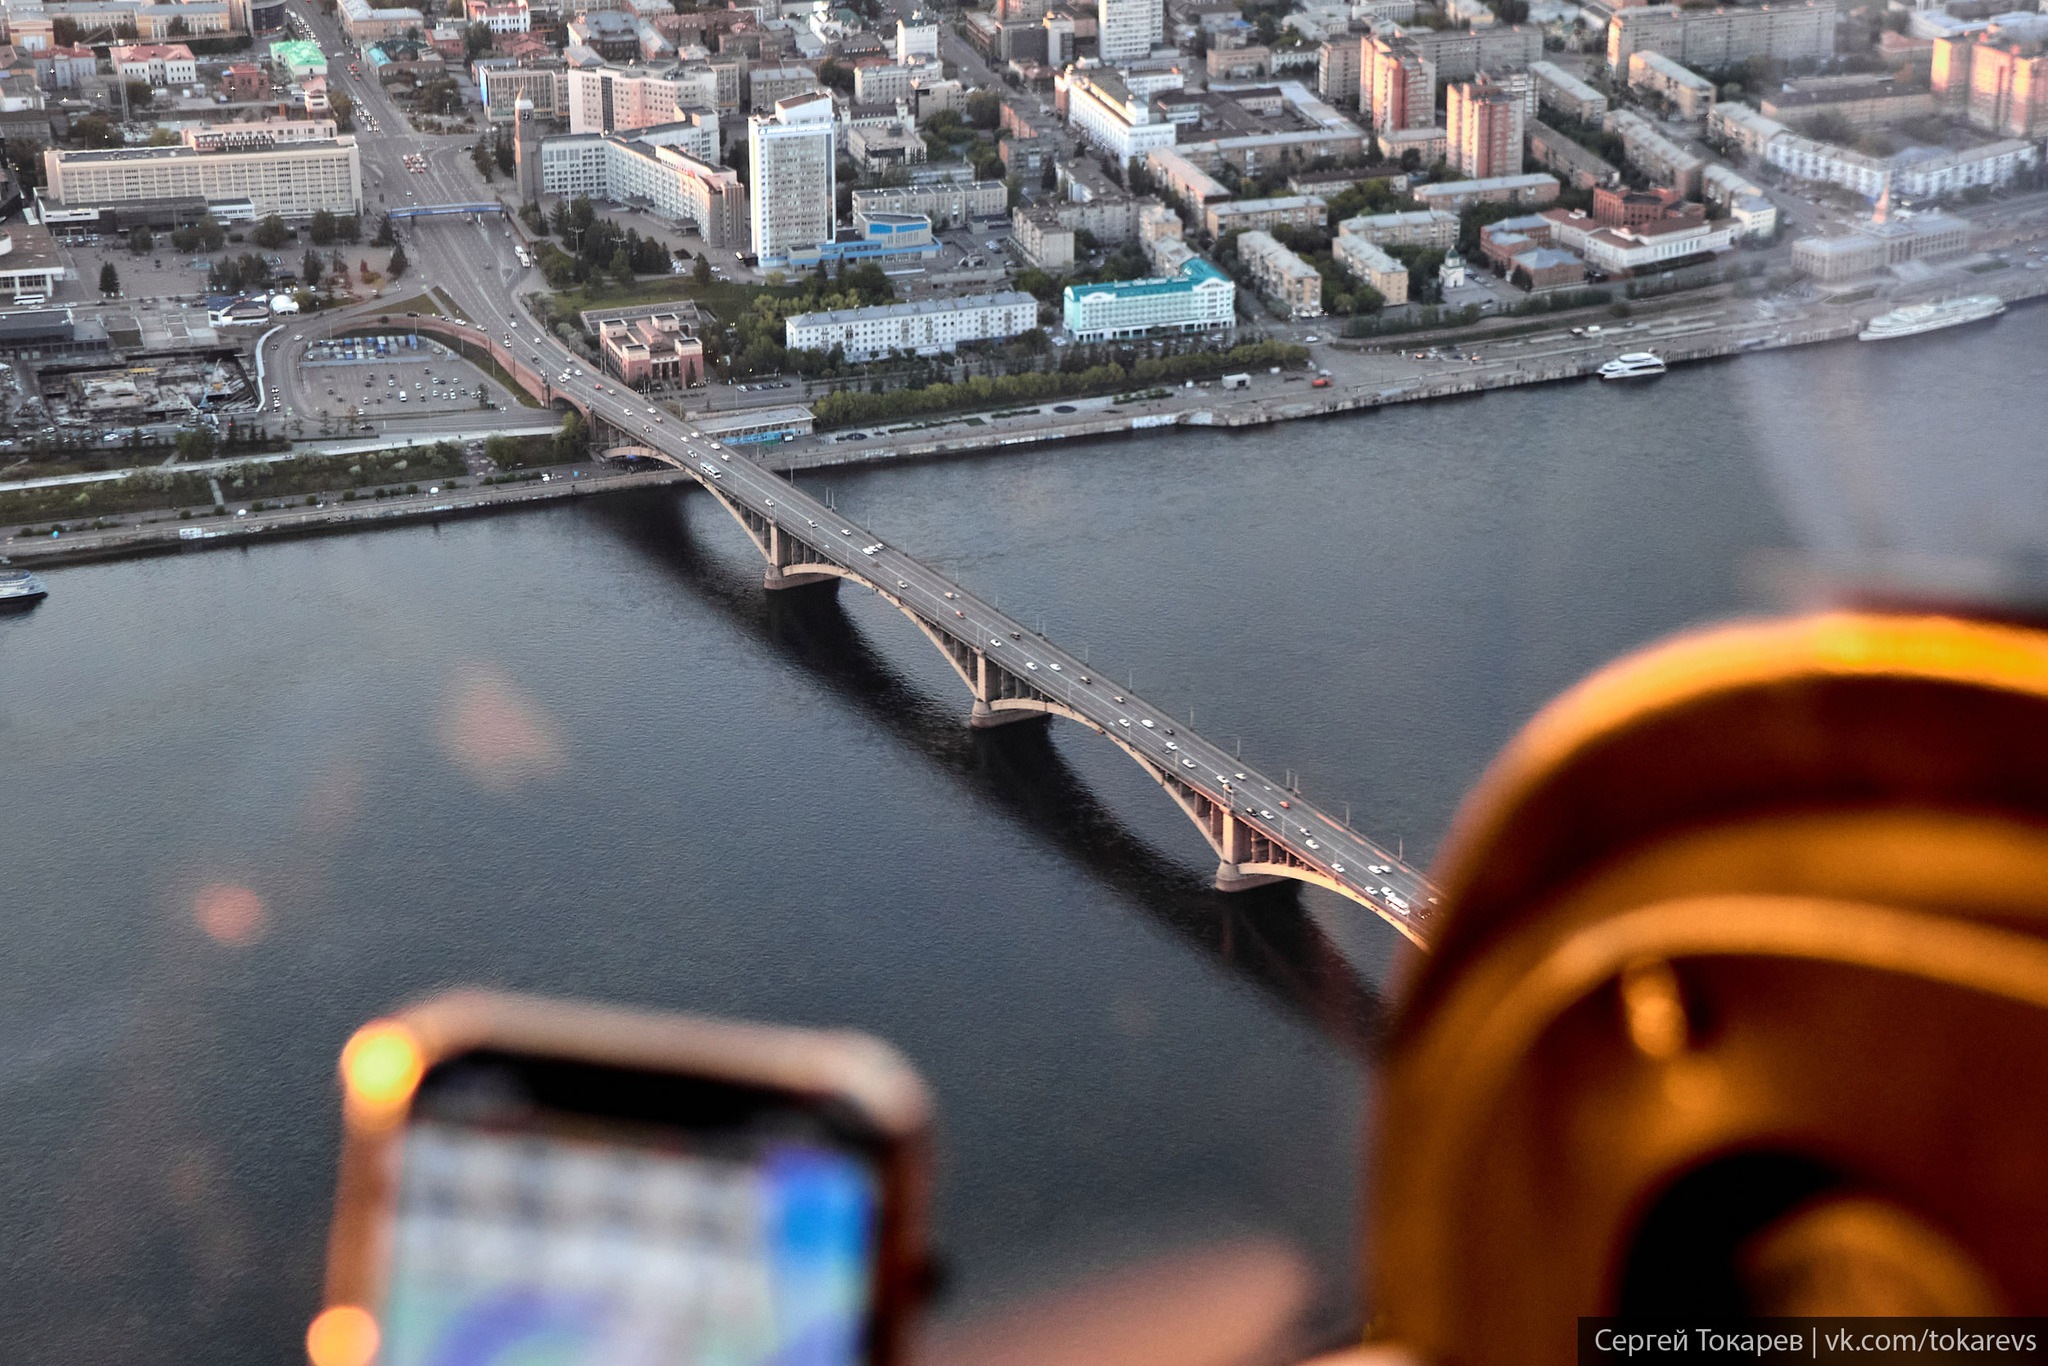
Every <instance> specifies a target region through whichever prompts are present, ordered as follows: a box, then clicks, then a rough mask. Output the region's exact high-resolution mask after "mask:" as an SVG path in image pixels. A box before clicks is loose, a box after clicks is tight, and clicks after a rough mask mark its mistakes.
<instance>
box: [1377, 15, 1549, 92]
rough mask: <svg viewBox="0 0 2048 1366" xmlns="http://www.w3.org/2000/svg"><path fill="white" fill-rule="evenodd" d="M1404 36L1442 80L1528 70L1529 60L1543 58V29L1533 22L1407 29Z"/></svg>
mask: <svg viewBox="0 0 2048 1366" xmlns="http://www.w3.org/2000/svg"><path fill="white" fill-rule="evenodd" d="M1400 36H1401V37H1402V38H1403V39H1404V40H1406V41H1407V42H1409V43H1411V44H1413V45H1414V48H1415V50H1416V51H1417V52H1418V53H1420V54H1421V55H1422V56H1423V57H1424V58H1425V59H1426V60H1427V61H1428V62H1429V64H1430V65H1431V67H1433V68H1434V69H1435V71H1436V77H1437V79H1438V80H1440V81H1461V80H1464V79H1465V78H1466V77H1468V76H1476V75H1478V74H1479V73H1480V72H1482V71H1526V70H1528V69H1529V63H1531V62H1535V61H1541V60H1542V58H1543V30H1542V29H1540V28H1537V27H1536V26H1534V25H1532V24H1492V25H1488V26H1486V27H1483V28H1469V29H1460V28H1451V29H1433V28H1404V29H1401V30H1400Z"/></svg>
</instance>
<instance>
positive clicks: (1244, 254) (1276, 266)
mask: <svg viewBox="0 0 2048 1366" xmlns="http://www.w3.org/2000/svg"><path fill="white" fill-rule="evenodd" d="M1237 259H1238V260H1240V261H1242V262H1243V263H1244V267H1245V270H1246V271H1247V272H1248V273H1249V274H1250V275H1251V277H1252V283H1253V284H1254V285H1256V286H1257V287H1258V290H1259V292H1260V293H1261V294H1263V295H1265V296H1266V297H1267V298H1268V299H1271V300H1272V301H1273V302H1274V303H1276V304H1278V305H1280V306H1281V307H1282V308H1284V309H1286V310H1287V316H1288V317H1290V318H1320V317H1322V316H1323V276H1322V272H1320V271H1318V270H1317V269H1316V268H1315V267H1314V266H1312V265H1310V264H1309V263H1308V262H1306V261H1304V260H1302V259H1301V258H1300V257H1299V256H1296V255H1295V254H1294V253H1293V252H1292V251H1290V250H1288V249H1287V248H1286V247H1283V246H1281V245H1280V243H1279V242H1278V241H1276V240H1275V239H1274V237H1273V235H1272V234H1271V233H1267V232H1260V231H1256V230H1254V231H1252V232H1248V233H1245V234H1243V235H1242V236H1240V237H1239V238H1238V239H1237Z"/></svg>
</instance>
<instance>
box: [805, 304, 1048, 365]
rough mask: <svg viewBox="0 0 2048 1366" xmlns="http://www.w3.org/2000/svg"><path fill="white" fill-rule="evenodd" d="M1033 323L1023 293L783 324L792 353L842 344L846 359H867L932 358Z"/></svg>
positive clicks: (843, 312)
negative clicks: (894, 355) (898, 354)
mask: <svg viewBox="0 0 2048 1366" xmlns="http://www.w3.org/2000/svg"><path fill="white" fill-rule="evenodd" d="M1036 326H1038V300H1036V299H1034V298H1032V297H1031V296H1030V295H1029V294H1023V293H1018V292H1014V291H1013V292H1011V293H1007V294H977V295H974V296H972V297H969V298H964V299H922V300H919V301H917V302H916V303H906V304H883V305H881V306H880V307H877V308H846V309H840V310H838V311H836V312H832V313H801V314H798V315H797V316H796V317H793V318H789V319H787V320H785V321H784V323H783V334H784V337H783V345H784V346H787V347H788V348H789V349H790V350H792V351H830V350H831V349H832V348H833V347H835V346H838V347H843V348H845V354H846V359H848V360H851V361H865V360H873V359H874V358H875V357H877V356H886V355H888V354H889V353H890V352H891V351H911V352H915V353H916V354H918V355H920V356H936V355H939V354H941V353H942V352H947V351H951V350H953V349H954V348H955V347H957V346H959V345H960V343H961V342H965V341H1001V340H1003V339H1004V338H1007V337H1014V336H1016V335H1017V334H1018V333H1020V332H1029V331H1030V330H1031V329H1032V328H1034V327H1036Z"/></svg>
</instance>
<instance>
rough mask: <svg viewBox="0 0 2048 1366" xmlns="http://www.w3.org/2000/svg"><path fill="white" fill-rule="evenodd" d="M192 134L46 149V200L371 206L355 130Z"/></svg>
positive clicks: (286, 211)
mask: <svg viewBox="0 0 2048 1366" xmlns="http://www.w3.org/2000/svg"><path fill="white" fill-rule="evenodd" d="M184 138H185V141H183V142H182V143H178V144H175V145H173V146H169V147H109V148H106V149H103V150H98V151H67V150H63V149H60V148H56V147H50V148H46V149H45V150H44V152H43V175H44V186H45V188H44V189H43V191H42V199H43V201H44V202H45V203H46V204H50V205H53V206H55V207H58V208H66V209H76V208H118V207H120V206H121V205H124V204H130V205H139V204H151V203H160V202H167V201H176V200H185V201H191V200H205V201H207V202H209V203H212V202H220V201H228V200H246V201H248V203H249V205H250V207H251V208H252V209H253V210H254V216H255V217H257V218H263V217H266V216H268V215H270V214H279V215H281V216H283V217H285V218H310V217H311V216H312V215H313V214H315V213H317V212H319V211H320V210H322V209H325V210H326V211H327V212H329V213H337V214H350V213H355V214H359V213H361V212H362V210H363V167H362V160H361V157H360V156H359V155H358V153H357V149H356V140H355V138H354V137H352V136H350V135H347V134H343V135H341V136H338V137H333V138H328V139H307V140H304V141H289V142H277V143H273V142H271V141H270V140H269V139H262V140H261V141H260V143H259V145H249V144H248V143H244V142H233V143H230V142H226V141H224V140H218V139H213V138H209V137H207V136H206V132H205V130H201V129H187V130H186V132H185V134H184ZM195 140H197V143H198V145H195Z"/></svg>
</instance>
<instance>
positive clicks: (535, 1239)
mask: <svg viewBox="0 0 2048 1366" xmlns="http://www.w3.org/2000/svg"><path fill="white" fill-rule="evenodd" d="M397 1161H398V1165H399V1171H398V1187H397V1204H396V1210H395V1218H394V1220H393V1223H392V1225H391V1235H392V1240H393V1241H392V1245H391V1256H390V1262H389V1279H388V1282H387V1286H388V1289H387V1292H386V1303H385V1305H384V1312H383V1314H382V1315H381V1319H382V1325H383V1334H384V1336H383V1345H382V1349H381V1351H380V1352H379V1354H378V1361H379V1363H380V1366H487V1364H488V1363H506V1364H507V1366H510V1364H511V1363H517V1366H555V1363H562V1366H568V1364H569V1363H576V1366H596V1364H597V1363H606V1364H607V1366H609V1364H611V1363H619V1364H620V1366H641V1364H642V1363H646V1364H648V1366H651V1364H652V1363H657V1362H659V1363H679V1364H682V1366H699V1364H701V1366H757V1364H758V1366H768V1364H769V1363H774V1366H853V1363H860V1362H864V1361H866V1360H867V1359H868V1356H867V1351H868V1342H869V1339H870V1336H871V1332H872V1324H871V1315H872V1305H873V1300H874V1284H875V1262H876V1256H877V1253H876V1246H877V1224H878V1217H879V1212H880V1202H881V1199H882V1183H881V1177H880V1168H879V1165H878V1159H877V1157H876V1150H875V1148H874V1146H873V1143H872V1139H871V1137H870V1136H869V1135H866V1134H864V1133H863V1132H861V1131H860V1129H859V1128H858V1126H857V1124H856V1123H855V1122H854V1121H853V1120H852V1119H851V1118H850V1117H849V1116H848V1115H846V1114H845V1113H843V1112H842V1107H835V1106H833V1105H831V1104H830V1103H826V1102H819V1101H815V1100H810V1099H807V1098H800V1097H793V1096H790V1095H787V1094H784V1093H779V1092H773V1091H764V1090H759V1089H754V1088H751V1087H746V1086H738V1085H732V1084H728V1083H724V1082H715V1081H708V1080H705V1079H703V1078H696V1077H688V1076H677V1075H673V1074H665V1073H656V1072H642V1071H636V1070H633V1069H630V1068H620V1067H610V1066H602V1065H592V1064H588V1063H581V1062H564V1061H560V1060H556V1059H537V1058H533V1057H525V1056H517V1055H509V1054H499V1053H488V1052H486V1053H470V1054H465V1055H462V1056H459V1057H456V1058H453V1059H449V1060H447V1061H444V1062H442V1063H440V1064H439V1065H437V1066H435V1067H434V1068H433V1069H431V1070H430V1071H429V1072H428V1073H427V1075H426V1076H425V1078H423V1079H422V1081H421V1084H420V1089H419V1091H418V1093H417V1095H416V1098H415V1100H414V1103H413V1106H412V1110H411V1116H410V1119H409V1121H408V1123H407V1125H406V1128H405V1131H404V1133H403V1136H402V1138H401V1139H400V1142H399V1144H398V1146H397Z"/></svg>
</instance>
